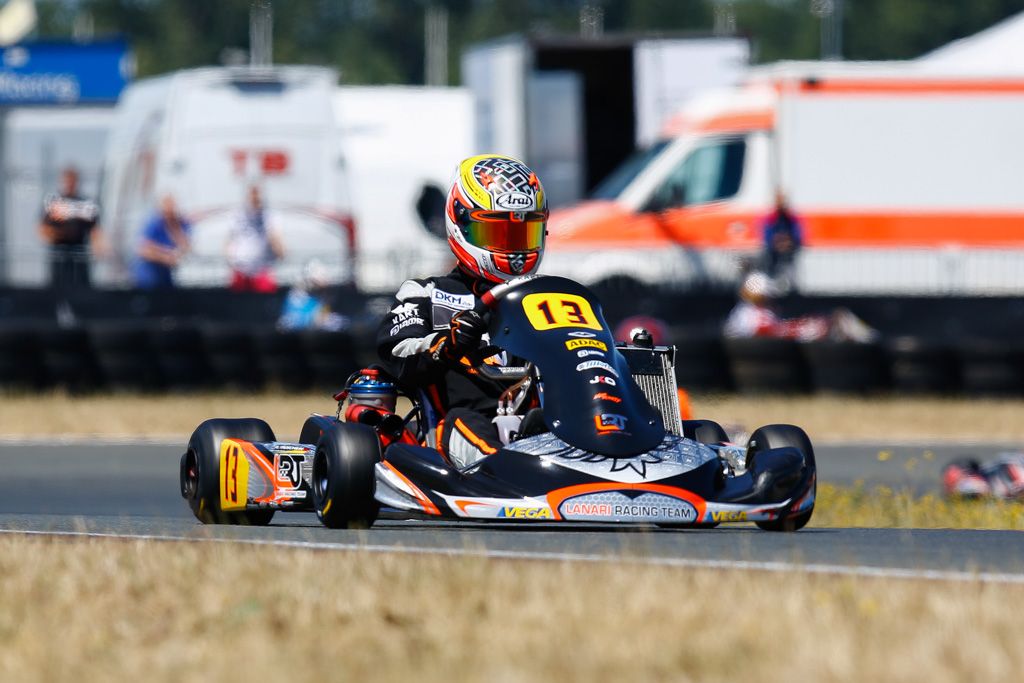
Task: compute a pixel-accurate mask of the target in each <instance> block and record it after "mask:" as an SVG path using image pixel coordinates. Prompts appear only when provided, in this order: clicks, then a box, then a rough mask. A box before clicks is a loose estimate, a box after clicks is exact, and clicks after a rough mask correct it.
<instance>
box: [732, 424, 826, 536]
mask: <svg viewBox="0 0 1024 683" xmlns="http://www.w3.org/2000/svg"><path fill="white" fill-rule="evenodd" d="M747 443H748V445H747V469H750V467H751V465H752V463H753V460H754V459H755V458H756V457H757V454H758V453H760V452H762V451H767V450H770V449H774V448H787V447H792V448H795V449H797V450H798V451H800V452H801V453H802V454H803V456H804V463H805V466H806V468H807V470H809V471H810V473H811V476H812V477H814V479H813V483H812V484H811V495H815V494H816V489H817V486H818V478H817V474H816V473H817V465H816V464H815V460H814V447H813V446H812V445H811V440H810V438H809V437H808V436H807V433H806V432H805V431H804V430H802V429H801V428H800V427H797V426H795V425H784V424H778V425H767V426H765V427H759V428H758V429H756V430H754V433H753V434H751V435H750V440H749V441H748V442H747ZM813 513H814V506H813V505H812V506H811V507H810V508H809V509H807V510H804V511H802V512H800V513H799V514H797V515H795V516H793V517H788V518H785V519H773V520H768V521H762V522H755V524H757V526H758V527H760V528H762V529H764V530H765V531H796V530H798V529H802V528H803V527H805V526H806V525H807V523H808V522H809V521H811V515H812V514H813Z"/></svg>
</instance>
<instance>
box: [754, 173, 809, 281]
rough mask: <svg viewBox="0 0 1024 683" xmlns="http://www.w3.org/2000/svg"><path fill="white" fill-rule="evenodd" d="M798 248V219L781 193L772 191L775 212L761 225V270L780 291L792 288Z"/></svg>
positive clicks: (801, 241)
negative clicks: (762, 249)
mask: <svg viewBox="0 0 1024 683" xmlns="http://www.w3.org/2000/svg"><path fill="white" fill-rule="evenodd" d="M802 246H803V227H802V226H801V225H800V219H799V218H797V216H796V214H794V213H793V211H792V210H791V209H790V208H789V204H788V202H787V201H786V195H785V193H784V192H783V191H782V190H776V192H775V210H774V211H772V213H771V214H769V215H768V217H767V218H766V219H765V221H764V252H765V269H766V271H767V274H768V276H769V277H770V278H772V279H773V280H774V281H775V283H776V285H777V286H778V287H779V288H780V289H782V290H784V291H789V290H790V289H791V288H792V286H793V270H794V267H795V266H794V261H795V259H796V255H797V252H799V251H800V248H801V247H802Z"/></svg>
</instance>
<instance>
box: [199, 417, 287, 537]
mask: <svg viewBox="0 0 1024 683" xmlns="http://www.w3.org/2000/svg"><path fill="white" fill-rule="evenodd" d="M224 439H244V440H246V441H276V439H275V438H274V432H273V430H272V429H271V428H270V425H268V424H267V423H266V422H264V421H263V420H257V419H255V418H245V419H237V420H224V419H216V420H207V421H206V422H203V423H202V424H201V425H199V426H198V427H196V430H195V431H194V432H192V437H191V438H190V439H189V440H188V449H187V450H186V451H185V454H184V455H183V456H181V495H182V497H183V498H185V500H187V501H188V506H189V508H190V509H191V510H192V514H194V515H195V516H196V519H198V520H199V521H200V522H202V523H203V524H245V525H249V526H266V525H267V524H270V520H271V519H272V518H273V517H274V511H273V510H244V511H241V512H225V511H223V510H221V507H220V443H221V441H223V440H224Z"/></svg>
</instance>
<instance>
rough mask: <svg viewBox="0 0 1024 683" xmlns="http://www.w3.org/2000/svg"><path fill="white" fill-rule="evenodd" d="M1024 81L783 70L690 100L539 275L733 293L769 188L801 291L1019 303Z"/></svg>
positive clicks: (564, 237)
mask: <svg viewBox="0 0 1024 683" xmlns="http://www.w3.org/2000/svg"><path fill="white" fill-rule="evenodd" d="M1021 121H1024V78H1022V77H1020V76H1013V77H1007V76H998V77H997V76H986V75H984V74H977V75H965V74H956V75H955V76H945V75H942V74H936V73H924V72H922V71H920V70H918V69H917V67H916V66H915V65H914V63H912V62H894V63H877V64H845V63H834V62H825V63H819V62H809V63H780V64H776V65H770V66H765V67H757V68H754V69H751V70H750V72H749V74H748V76H747V78H746V80H745V82H744V83H743V84H742V85H741V86H739V87H736V88H733V89H730V90H726V91H721V92H715V93H709V94H706V95H705V96H703V97H700V98H695V99H694V100H693V101H692V102H691V103H689V104H688V105H687V106H686V107H684V108H683V109H682V110H680V111H679V112H678V114H677V115H676V116H675V117H674V118H673V119H671V120H669V121H667V122H666V124H665V126H664V130H663V133H664V137H663V139H662V140H661V141H660V142H658V143H656V144H655V145H653V146H652V147H650V148H649V149H648V150H645V151H644V152H643V153H641V154H638V155H637V156H636V157H635V158H634V159H632V160H630V161H629V162H628V163H626V164H625V165H624V166H623V167H622V168H620V170H619V172H617V173H616V174H613V175H612V176H611V177H609V178H608V179H607V180H606V181H605V182H604V184H603V185H601V186H599V187H598V188H597V189H596V190H595V191H594V193H593V195H592V198H591V199H590V200H588V201H586V202H582V203H580V204H578V205H577V206H574V207H572V208H569V209H566V210H563V211H558V212H555V213H554V214H553V215H552V218H551V221H550V223H549V230H550V233H551V235H550V237H549V239H548V252H547V255H546V257H545V262H544V265H543V268H544V269H545V270H546V272H550V273H554V274H560V275H566V276H568V277H573V278H576V279H579V280H581V281H584V282H597V281H601V280H610V279H616V278H628V279H630V280H635V281H639V282H642V283H646V284H662V285H664V284H672V285H676V286H690V285H693V284H695V283H699V282H702V281H703V282H707V281H711V282H716V281H720V282H727V281H729V279H730V278H735V277H736V274H737V272H738V269H737V265H736V264H737V261H738V257H739V256H741V255H754V254H757V253H759V251H760V250H761V249H762V248H763V221H764V219H765V217H766V216H767V215H768V214H769V213H770V212H771V211H772V210H773V200H774V195H775V190H777V189H778V190H782V191H784V192H785V194H786V195H787V197H788V199H789V202H790V204H791V206H792V207H793V209H794V210H795V211H796V213H797V214H798V216H799V217H800V219H801V221H802V223H803V226H804V236H803V237H804V246H805V249H803V251H802V252H801V255H800V257H799V258H798V262H797V267H798V271H797V280H798V284H799V287H800V289H801V291H803V292H805V293H817V294H832V293H853V294H878V293H902V294H908V293H912V294H921V293H923V294H938V293H957V294H979V293H982V294H1001V293H1018V292H1020V291H1024V276H1022V273H1024V231H1022V230H1021V225H1024V193H1022V192H1021V191H1020V178H1021V172H1020V169H1021V159H1022V158H1024V135H1022V134H1021Z"/></svg>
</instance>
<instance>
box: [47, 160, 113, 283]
mask: <svg viewBox="0 0 1024 683" xmlns="http://www.w3.org/2000/svg"><path fill="white" fill-rule="evenodd" d="M78 180H79V178H78V171H77V170H76V169H75V168H73V167H70V166H69V167H68V168H65V169H64V171H63V172H62V173H61V182H60V191H59V192H54V193H52V194H49V195H47V197H46V199H45V201H44V203H43V217H42V220H41V221H40V223H39V236H40V237H41V238H42V240H43V241H44V242H46V243H47V244H49V245H50V282H51V284H52V286H54V287H62V288H63V287H72V288H83V289H88V288H90V287H91V286H92V282H91V279H90V275H89V248H90V247H91V248H92V253H93V254H95V255H96V256H97V257H99V258H105V257H106V255H107V245H106V240H105V238H104V236H103V230H102V228H101V227H100V225H99V206H97V205H96V202H93V201H91V200H88V199H85V198H84V197H82V196H81V195H80V194H79V192H78Z"/></svg>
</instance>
